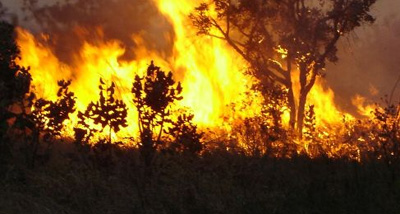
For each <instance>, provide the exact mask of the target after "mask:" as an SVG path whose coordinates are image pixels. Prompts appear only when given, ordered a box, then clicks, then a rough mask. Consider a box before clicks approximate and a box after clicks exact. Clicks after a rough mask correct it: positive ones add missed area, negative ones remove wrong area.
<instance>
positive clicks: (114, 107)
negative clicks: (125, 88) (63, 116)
mask: <svg viewBox="0 0 400 214" xmlns="http://www.w3.org/2000/svg"><path fill="white" fill-rule="evenodd" d="M99 89H100V98H99V100H98V101H96V102H91V103H89V105H88V106H87V108H86V111H85V112H78V118H79V124H80V125H82V126H84V127H85V128H86V129H87V130H88V131H89V132H86V131H85V132H86V133H87V134H88V135H91V134H92V132H93V131H103V130H104V129H105V128H106V127H108V129H109V131H108V144H110V145H111V144H112V138H111V135H112V133H113V132H114V133H117V132H119V130H120V129H121V128H120V127H127V126H128V124H127V121H126V117H127V114H128V110H127V107H126V105H125V103H124V102H123V101H122V100H118V99H115V98H114V93H115V84H114V82H112V83H111V86H110V87H107V86H106V84H105V82H104V81H103V80H102V79H101V78H100V85H99ZM90 122H93V123H94V124H95V125H100V126H101V129H100V130H96V129H95V128H94V127H91V123H90ZM75 131H76V132H81V131H82V129H75ZM75 134H77V133H75Z"/></svg>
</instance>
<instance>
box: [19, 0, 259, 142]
mask: <svg viewBox="0 0 400 214" xmlns="http://www.w3.org/2000/svg"><path fill="white" fill-rule="evenodd" d="M157 4H158V5H159V7H160V10H161V11H162V12H163V13H164V14H165V16H167V17H169V18H170V21H171V22H172V23H173V26H174V30H175V34H176V38H174V41H171V42H172V43H173V44H174V47H173V56H172V57H170V58H167V57H164V58H161V57H160V54H159V53H157V52H155V51H151V50H150V48H146V46H145V42H144V40H145V38H143V37H141V35H132V40H133V41H134V42H135V43H136V44H137V46H138V47H139V48H137V49H136V50H134V52H135V53H134V54H135V55H136V56H138V59H135V60H132V61H123V60H120V57H121V56H122V55H123V54H124V53H125V52H126V51H127V50H125V49H124V45H123V44H122V43H121V42H120V41H105V40H104V39H103V38H102V31H101V29H98V30H97V31H96V34H97V37H96V38H95V39H94V40H93V39H92V38H91V39H87V40H86V41H85V42H84V43H83V46H82V48H81V49H80V50H77V52H76V54H75V55H74V57H73V59H74V60H73V62H72V63H71V64H68V65H67V64H64V63H63V62H61V61H60V60H59V59H58V58H57V57H56V55H55V54H54V52H53V51H52V48H51V46H50V45H48V43H46V41H48V40H49V39H51V35H43V34H42V35H40V37H41V38H35V36H33V35H32V34H30V33H29V32H28V31H26V30H24V29H21V28H19V29H18V44H19V45H20V47H21V54H22V56H23V57H22V60H21V61H20V62H19V63H20V64H21V65H23V66H30V68H31V74H32V77H33V85H34V91H35V93H36V95H37V96H38V97H41V98H45V99H49V100H54V99H56V92H57V80H60V79H66V80H68V79H71V80H72V84H71V87H70V90H71V91H73V92H74V93H75V95H76V97H77V110H78V111H84V109H85V108H86V106H87V105H88V103H89V102H91V101H94V100H97V99H98V82H99V79H100V78H102V79H103V80H105V81H106V82H107V83H108V84H111V82H115V84H116V85H117V88H118V90H119V91H118V92H117V95H119V97H120V98H122V99H123V101H124V102H125V103H126V104H127V105H128V109H130V110H131V111H130V112H129V114H128V118H127V120H128V121H129V126H128V127H127V128H126V129H124V130H122V131H121V132H120V133H119V134H120V135H121V137H124V136H131V135H132V133H135V132H136V131H137V115H136V112H135V111H134V110H133V109H135V107H134V105H133V103H132V94H131V93H130V90H131V87H132V82H133V79H134V76H135V74H142V73H143V72H145V70H146V68H147V66H148V64H149V63H150V61H151V60H154V61H155V62H156V63H157V65H160V66H161V67H162V69H163V70H171V71H173V72H174V76H175V78H176V80H177V81H180V82H181V83H182V86H183V92H182V95H183V97H184V99H183V100H182V101H181V102H180V103H179V104H178V107H186V108H189V109H190V110H191V111H192V112H193V114H194V115H195V118H194V122H196V123H197V124H198V125H200V126H203V127H217V126H218V127H221V126H225V128H229V126H227V125H224V123H225V122H224V119H223V116H224V115H226V114H227V112H228V111H229V110H230V107H229V106H228V105H229V104H231V103H241V101H243V100H245V99H246V98H247V97H246V96H244V93H245V92H246V91H248V90H249V87H250V85H251V78H250V77H248V76H245V75H244V74H243V73H244V72H243V71H244V69H245V68H246V67H247V65H246V63H245V62H244V61H241V60H240V57H238V56H236V55H235V53H234V52H233V51H231V50H230V49H229V48H228V47H227V46H226V44H224V42H223V41H220V40H217V39H214V38H199V37H197V36H196V33H195V32H196V30H195V29H194V28H192V27H188V26H190V23H189V20H188V18H187V17H188V14H189V13H190V12H191V10H192V9H193V7H194V6H195V4H193V3H191V4H189V3H187V2H185V3H184V2H179V3H176V2H174V1H160V2H158V3H157ZM75 32H77V33H78V34H82V36H81V38H83V39H84V38H85V37H86V36H85V34H87V32H86V30H85V29H80V28H77V29H75ZM42 38H46V39H42ZM251 114H252V111H248V112H242V115H241V116H250V115H251ZM71 121H72V122H71V125H70V130H69V131H71V130H72V127H73V126H75V125H76V124H77V117H76V115H75V116H74V117H73V118H72V120H71Z"/></svg>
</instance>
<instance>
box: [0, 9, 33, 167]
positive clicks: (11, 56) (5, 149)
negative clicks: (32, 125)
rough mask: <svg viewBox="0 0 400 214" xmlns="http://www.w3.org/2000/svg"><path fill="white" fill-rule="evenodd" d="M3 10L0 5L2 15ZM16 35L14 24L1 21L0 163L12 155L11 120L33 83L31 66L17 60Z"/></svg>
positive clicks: (18, 53)
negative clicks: (9, 135)
mask: <svg viewBox="0 0 400 214" xmlns="http://www.w3.org/2000/svg"><path fill="white" fill-rule="evenodd" d="M0 6H1V5H0ZM1 11H2V9H1V7H0V15H1V13H2V12H1ZM15 36H16V35H15V31H14V26H12V25H10V24H8V23H6V22H3V21H0V164H1V163H2V162H3V161H7V160H9V157H11V145H10V143H11V142H10V140H9V139H6V138H8V136H7V133H8V131H9V128H10V125H11V122H10V121H9V120H10V119H11V118H15V117H16V115H17V114H16V113H18V111H19V110H20V109H21V108H22V107H21V106H22V105H21V104H22V103H23V102H24V100H25V98H26V96H27V95H28V93H29V89H30V84H31V75H30V74H29V72H28V71H29V68H25V67H22V66H19V65H18V64H17V62H16V61H17V60H18V59H19V58H20V57H21V56H20V55H21V54H20V50H19V47H18V46H17V44H16V42H15ZM17 106H18V107H17Z"/></svg>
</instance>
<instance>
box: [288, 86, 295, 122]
mask: <svg viewBox="0 0 400 214" xmlns="http://www.w3.org/2000/svg"><path fill="white" fill-rule="evenodd" d="M288 105H289V110H290V120H289V126H290V128H291V129H292V130H294V129H295V125H296V102H295V99H294V94H293V88H292V87H289V91H288Z"/></svg>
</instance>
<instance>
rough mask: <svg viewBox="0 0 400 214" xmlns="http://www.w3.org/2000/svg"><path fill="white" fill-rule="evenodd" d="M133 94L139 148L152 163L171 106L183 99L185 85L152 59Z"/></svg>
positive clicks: (148, 163)
mask: <svg viewBox="0 0 400 214" xmlns="http://www.w3.org/2000/svg"><path fill="white" fill-rule="evenodd" d="M132 93H133V95H134V98H133V102H134V103H135V105H136V108H137V110H138V116H139V118H138V122H139V124H138V125H139V132H140V144H139V148H140V151H141V154H142V156H143V158H144V161H145V164H146V165H147V166H149V165H150V163H151V161H152V159H153V156H154V153H155V151H156V149H157V146H158V145H160V144H161V137H162V134H163V133H164V132H165V125H166V124H171V123H172V120H171V118H170V116H171V111H170V107H171V104H172V103H173V102H175V101H177V100H181V99H182V96H180V94H181V93H182V87H181V84H180V82H179V83H178V84H176V85H175V81H174V80H173V79H172V73H171V72H168V73H166V72H164V71H162V70H161V68H160V67H157V66H155V65H154V63H153V61H152V62H151V64H150V65H149V67H148V68H147V73H146V75H145V76H144V77H139V76H138V75H136V77H135V82H134V83H133V87H132Z"/></svg>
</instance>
